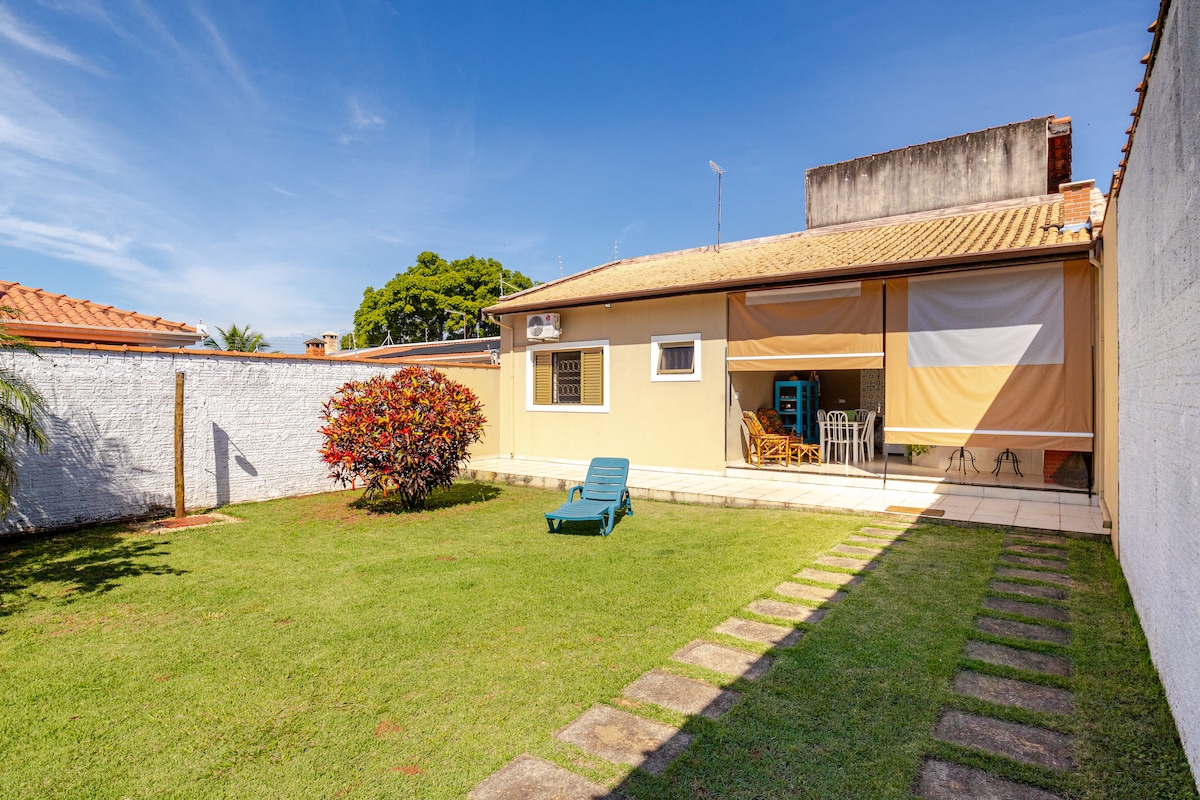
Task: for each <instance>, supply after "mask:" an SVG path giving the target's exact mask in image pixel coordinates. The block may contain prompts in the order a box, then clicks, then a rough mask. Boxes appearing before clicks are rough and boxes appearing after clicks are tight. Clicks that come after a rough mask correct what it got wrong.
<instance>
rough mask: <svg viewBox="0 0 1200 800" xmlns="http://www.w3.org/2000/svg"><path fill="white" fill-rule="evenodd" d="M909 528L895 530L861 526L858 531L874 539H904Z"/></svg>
mask: <svg viewBox="0 0 1200 800" xmlns="http://www.w3.org/2000/svg"><path fill="white" fill-rule="evenodd" d="M909 530H911V529H910V528H903V529H900V530H897V529H895V528H862V529H861V530H859V533H860V534H862V535H863V536H872V537H874V538H876V539H891V540H893V541H894V540H896V539H904V538H907V536H908V531H909Z"/></svg>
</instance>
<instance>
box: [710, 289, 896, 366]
mask: <svg viewBox="0 0 1200 800" xmlns="http://www.w3.org/2000/svg"><path fill="white" fill-rule="evenodd" d="M728 364H729V371H730V372H750V371H757V372H763V371H768V372H769V371H789V370H795V371H804V372H807V371H809V370H814V369H879V368H880V367H882V366H883V291H882V283H881V282H880V281H862V282H858V281H854V282H851V283H836V284H825V285H823V286H802V287H795V288H790V289H768V290H764V291H758V292H739V293H734V294H730V295H729V358H728Z"/></svg>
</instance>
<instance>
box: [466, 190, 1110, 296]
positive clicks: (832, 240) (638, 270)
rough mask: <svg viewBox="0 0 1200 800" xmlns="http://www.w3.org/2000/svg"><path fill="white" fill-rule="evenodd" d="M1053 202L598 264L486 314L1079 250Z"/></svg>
mask: <svg viewBox="0 0 1200 800" xmlns="http://www.w3.org/2000/svg"><path fill="white" fill-rule="evenodd" d="M1061 222H1062V198H1061V196H1059V195H1046V196H1044V197H1033V198H1024V199H1022V200H1014V201H1005V202H1001V203H988V204H983V205H980V206H972V207H965V208H960V209H948V210H943V211H939V212H923V213H920V214H910V215H906V216H903V217H893V218H891V219H888V220H871V221H868V222H862V223H853V224H848V225H837V226H829V227H826V228H816V229H812V230H808V231H801V232H800V233H793V234H787V235H784V236H775V237H770V238H767V239H754V240H749V241H744V242H733V243H730V244H722V245H721V249H720V251H717V250H716V249H715V248H711V247H706V248H700V249H695V250H681V251H678V252H674V253H661V254H658V255H652V256H643V257H639V258H632V259H625V260H622V261H616V262H613V263H611V264H605V265H603V266H600V267H596V268H593V269H590V270H587V271H584V272H580V273H577V274H575V275H570V276H567V277H566V278H562V279H560V280H557V281H553V282H551V283H547V284H542V285H540V286H535V287H534V288H532V289H526V290H525V291H523V292H521V293H519V294H515V295H510V296H508V297H505V298H504V299H503V300H502V301H500V302H499V303H497V304H496V305H494V306H491V307H490V308H489V309H487V310H488V311H489V312H491V313H506V312H509V311H522V310H527V309H530V310H531V309H533V308H549V307H551V306H553V305H555V304H565V303H573V304H579V303H580V301H587V300H588V299H589V298H596V301H597V302H599V301H600V300H601V299H602V298H605V297H610V296H616V295H629V294H634V293H639V292H644V293H647V294H649V293H661V294H663V295H666V294H672V293H684V292H690V291H704V290H705V288H708V289H710V290H712V289H714V288H715V285H717V284H724V283H728V282H736V281H739V280H743V281H745V282H747V283H750V282H753V281H754V280H757V279H767V280H778V279H780V278H784V279H786V278H787V277H788V276H792V275H795V276H797V277H798V278H802V277H810V276H811V273H813V272H815V271H819V270H827V269H839V268H841V269H845V268H852V267H857V266H863V267H866V266H870V265H882V264H891V263H901V262H906V261H920V260H925V259H933V258H950V257H959V256H972V255H978V256H980V257H981V258H986V257H987V255H988V254H989V253H1000V252H1006V253H1007V254H1011V251H1014V250H1020V249H1022V248H1032V247H1041V246H1048V245H1070V244H1087V243H1088V242H1090V241H1091V235H1090V234H1089V233H1088V231H1086V230H1081V231H1075V232H1067V233H1063V232H1062V231H1061V230H1060V229H1059V228H1057V227H1055V225H1059V224H1061Z"/></svg>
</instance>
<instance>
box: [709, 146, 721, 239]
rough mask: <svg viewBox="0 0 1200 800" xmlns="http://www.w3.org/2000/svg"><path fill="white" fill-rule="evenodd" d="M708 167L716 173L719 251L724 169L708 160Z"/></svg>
mask: <svg viewBox="0 0 1200 800" xmlns="http://www.w3.org/2000/svg"><path fill="white" fill-rule="evenodd" d="M708 168H709V169H711V170H712V171H713V172H715V173H717V252H718V253H719V252H721V176H722V175H724V174H725V170H723V169H721V165H720V164H718V163H717V162H715V161H709V162H708Z"/></svg>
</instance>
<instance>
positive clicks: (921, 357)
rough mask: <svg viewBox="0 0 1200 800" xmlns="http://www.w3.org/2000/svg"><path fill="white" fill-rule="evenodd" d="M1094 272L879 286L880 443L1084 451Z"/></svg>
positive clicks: (1051, 269)
mask: <svg viewBox="0 0 1200 800" xmlns="http://www.w3.org/2000/svg"><path fill="white" fill-rule="evenodd" d="M1091 281H1092V274H1091V267H1090V265H1088V263H1087V262H1068V263H1066V264H1062V263H1056V264H1048V265H1036V266H1032V267H1020V268H1011V269H996V270H984V271H976V272H967V273H956V274H953V275H935V276H927V277H913V278H907V279H891V280H889V281H888V282H887V327H888V333H887V376H886V381H887V389H886V392H887V414H886V423H887V424H886V428H885V432H884V433H885V439H886V441H887V442H889V443H908V444H929V445H950V446H964V445H965V446H971V445H976V446H980V447H1011V448H1026V449H1038V450H1048V449H1053V450H1073V451H1084V452H1087V451H1091V450H1092V440H1093V430H1092V354H1091Z"/></svg>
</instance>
